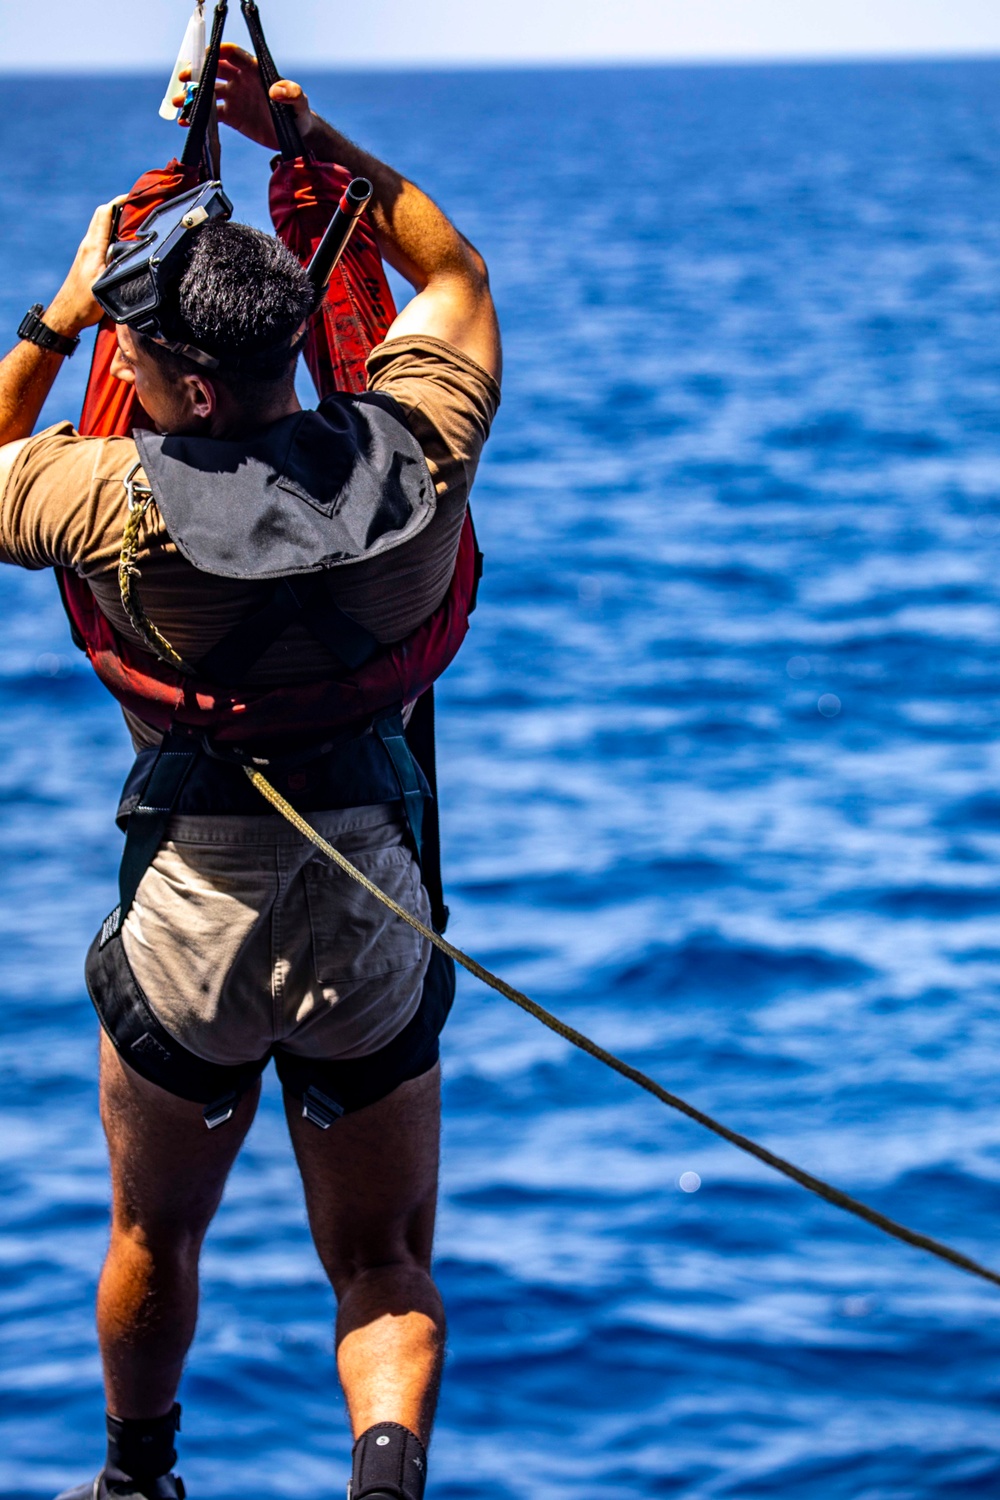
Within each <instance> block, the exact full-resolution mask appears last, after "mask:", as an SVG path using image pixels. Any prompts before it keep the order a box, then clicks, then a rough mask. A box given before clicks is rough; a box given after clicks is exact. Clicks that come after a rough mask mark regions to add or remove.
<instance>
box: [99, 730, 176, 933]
mask: <svg viewBox="0 0 1000 1500" xmlns="http://www.w3.org/2000/svg"><path fill="white" fill-rule="evenodd" d="M199 753H200V752H199V748H198V746H197V745H192V744H191V742H190V741H187V740H184V739H182V738H181V737H180V736H178V735H169V734H168V735H166V736H165V737H164V740H163V743H162V745H161V746H160V750H159V753H158V755H157V757H156V759H155V760H154V762H153V765H152V768H151V769H150V772H149V776H148V777H147V779H146V785H145V786H144V787H143V789H142V796H141V798H140V800H139V802H138V804H137V805H136V807H135V808H134V809H133V811H132V812H131V813H130V814H129V819H128V826H127V828H126V831H125V850H124V853H123V854H122V862H121V868H120V869H119V871H118V905H117V906H116V907H115V909H114V911H113V912H112V913H111V915H110V916H108V917H106V918H105V920H104V926H103V927H102V928H101V947H102V948H103V947H104V945H105V943H108V942H110V941H111V939H112V938H113V937H114V936H115V934H116V933H118V932H119V931H120V930H121V927H122V923H123V922H124V921H125V918H126V917H127V916H128V914H129V912H130V911H131V909H132V903H133V901H134V900H135V893H136V891H137V890H138V889H139V884H140V882H141V880H142V877H143V876H144V875H145V873H146V871H147V870H148V869H149V866H150V864H151V863H152V861H153V859H154V858H155V857H156V851H157V849H159V847H160V845H161V844H162V842H163V839H164V837H165V835H166V832H167V824H168V823H169V822H170V815H171V813H172V812H173V810H174V808H175V807H176V805H177V799H178V797H179V796H180V794H181V788H182V787H183V785H184V783H185V781H186V780H187V778H188V776H189V774H190V772H191V768H192V766H193V765H194V763H195V760H196V758H197V756H198V754H199Z"/></svg>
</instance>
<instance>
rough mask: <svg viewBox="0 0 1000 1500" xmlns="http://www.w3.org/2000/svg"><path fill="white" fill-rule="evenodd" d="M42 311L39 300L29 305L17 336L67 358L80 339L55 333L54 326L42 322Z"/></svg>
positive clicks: (74, 351)
mask: <svg viewBox="0 0 1000 1500" xmlns="http://www.w3.org/2000/svg"><path fill="white" fill-rule="evenodd" d="M43 312H44V308H43V307H42V304H41V303H40V302H36V303H35V305H34V307H29V309H28V311H27V312H26V313H25V315H24V317H23V318H22V319H21V326H20V328H19V329H18V330H17V336H18V338H19V339H27V340H28V342H29V343H31V344H37V345H38V347H39V349H49V350H50V351H51V352H52V353H53V354H65V355H66V357H67V358H69V356H70V355H71V354H75V353H76V351H77V350H78V349H79V347H80V340H79V339H68V338H67V337H66V335H65V334H64V333H56V331H55V329H54V328H50V327H49V325H48V324H47V323H43V322H42V313H43Z"/></svg>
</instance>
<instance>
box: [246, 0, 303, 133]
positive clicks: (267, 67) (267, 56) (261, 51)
mask: <svg viewBox="0 0 1000 1500" xmlns="http://www.w3.org/2000/svg"><path fill="white" fill-rule="evenodd" d="M240 9H241V10H242V12H243V19H244V21H246V23H247V30H248V31H249V33H250V41H251V43H252V44H253V50H254V52H255V53H256V55H257V66H258V68H259V69H260V81H261V83H262V84H263V86H264V93H265V94H266V96H267V107H268V109H269V110H270V111H271V118H272V120H273V121H274V133H275V135H276V136H277V138H278V150H279V151H280V153H281V159H282V161H294V160H295V158H296V157H297V156H304V155H305V148H304V147H303V144H302V137H301V135H300V134H299V127H298V125H297V124H296V121H295V111H294V110H293V109H292V107H291V105H289V104H276V103H275V102H274V100H273V99H272V98H271V86H272V84H275V83H277V82H278V80H279V78H280V77H281V74H280V73H279V72H278V69H277V67H276V66H275V61H274V58H273V57H272V56H271V49H270V47H269V46H268V45H267V41H266V40H265V37H264V28H263V26H262V25H261V20H260V11H259V10H258V9H257V5H256V0H240Z"/></svg>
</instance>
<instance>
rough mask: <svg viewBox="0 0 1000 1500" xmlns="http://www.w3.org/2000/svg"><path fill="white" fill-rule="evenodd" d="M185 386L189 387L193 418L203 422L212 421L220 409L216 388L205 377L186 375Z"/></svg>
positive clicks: (189, 403) (188, 394) (188, 396)
mask: <svg viewBox="0 0 1000 1500" xmlns="http://www.w3.org/2000/svg"><path fill="white" fill-rule="evenodd" d="M184 384H185V386H186V387H187V398H188V405H189V407H190V410H191V413H192V415H193V416H196V417H198V418H199V419H200V420H201V421H203V422H209V421H211V419H212V417H214V416H215V413H216V412H217V411H218V409H219V398H218V396H217V395H216V391H215V386H214V385H213V384H212V382H211V381H210V380H206V379H205V377H204V376H203V375H195V374H191V375H185V376H184Z"/></svg>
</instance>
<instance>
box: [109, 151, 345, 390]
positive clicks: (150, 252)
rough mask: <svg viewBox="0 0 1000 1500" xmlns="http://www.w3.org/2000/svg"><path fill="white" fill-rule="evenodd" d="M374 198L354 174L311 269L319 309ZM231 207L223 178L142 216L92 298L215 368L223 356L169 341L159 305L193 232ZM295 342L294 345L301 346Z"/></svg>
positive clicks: (117, 247)
mask: <svg viewBox="0 0 1000 1500" xmlns="http://www.w3.org/2000/svg"><path fill="white" fill-rule="evenodd" d="M371 196H372V185H371V183H370V182H369V181H368V180H367V178H365V177H355V178H354V179H353V181H351V182H349V183H348V185H347V187H346V188H345V189H344V191H343V193H342V194H341V197H340V201H339V203H338V204H337V207H336V208H335V209H334V212H333V217H332V218H331V220H330V223H329V224H328V226H327V229H326V233H325V234H324V235H323V238H322V240H321V241H320V243H319V245H318V246H317V248H316V251H315V253H314V255H313V257H312V259H311V260H310V262H309V265H308V267H307V269H308V273H309V279H310V280H311V281H312V284H313V287H314V288H315V291H316V303H315V306H316V307H317V308H318V307H319V306H320V305H321V303H322V301H323V297H324V294H325V292H326V287H327V283H328V282H329V280H330V277H331V275H332V274H333V271H334V268H335V266H336V265H337V263H338V261H339V260H340V257H341V256H342V255H343V253H344V250H345V249H346V248H347V242H348V240H349V239H350V237H351V232H352V230H353V229H354V226H355V224H356V223H357V222H358V219H359V218H360V217H361V215H362V213H363V212H364V210H365V208H366V206H367V204H368V202H369V200H370V199H371ZM232 215H233V205H232V203H231V202H230V200H229V198H228V196H227V195H226V193H225V191H224V189H223V186H222V183H221V182H206V183H204V184H203V186H201V187H198V188H194V189H192V191H191V192H188V193H181V194H180V196H179V197H177V198H171V200H170V202H169V203H164V204H163V205H162V207H160V208H157V209H154V210H153V212H152V213H151V214H150V215H149V217H148V218H147V219H144V220H143V222H142V225H141V227H140V229H139V233H138V234H137V235H136V237H135V239H132V240H116V241H115V242H114V243H113V244H112V245H111V246H110V248H109V250H108V268H107V270H106V271H105V272H104V273H103V274H102V275H101V276H99V277H98V279H97V280H96V281H95V282H94V285H93V287H92V288H91V290H92V291H93V293H94V297H95V299H96V300H97V302H98V303H99V304H100V306H101V307H102V308H103V309H104V311H105V312H106V313H107V314H108V316H109V317H111V318H113V319H114V321H115V322H116V323H125V324H126V325H127V326H128V327H129V328H134V329H135V331H136V333H142V334H145V336H146V337H147V338H149V339H152V340H153V342H154V343H155V344H159V345H160V347H161V348H163V349H169V351H170V353H171V354H183V356H184V357H185V359H190V360H193V362H194V363H195V364H196V365H201V366H202V368H203V369H206V370H217V369H218V368H219V366H220V364H221V360H219V359H217V358H216V357H215V355H214V354H207V353H206V352H205V350H204V349H198V348H197V347H196V346H195V345H194V344H185V343H182V342H178V340H176V339H171V338H168V337H167V336H166V334H165V333H164V332H163V328H162V326H161V323H160V309H161V307H162V305H163V301H164V296H165V293H166V290H167V288H168V287H170V286H171V285H172V284H173V283H174V282H175V281H176V280H177V276H178V272H179V271H181V268H182V267H183V264H184V259H185V252H186V251H187V249H188V246H189V244H190V240H191V236H192V235H193V234H195V233H196V232H197V230H199V229H200V228H201V226H202V225H203V224H207V223H208V222H209V221H210V220H213V219H224V220H225V219H231V218H232ZM303 337H304V335H303ZM298 347H299V345H298V344H295V345H293V346H292V349H293V351H294V349H296V348H298Z"/></svg>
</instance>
